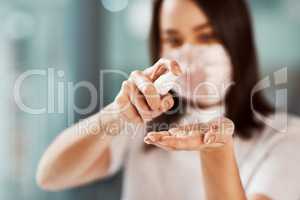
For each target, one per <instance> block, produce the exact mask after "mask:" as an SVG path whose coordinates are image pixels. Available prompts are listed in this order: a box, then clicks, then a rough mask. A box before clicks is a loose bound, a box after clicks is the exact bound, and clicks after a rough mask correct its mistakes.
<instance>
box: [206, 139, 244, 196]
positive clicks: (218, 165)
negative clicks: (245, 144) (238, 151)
mask: <svg viewBox="0 0 300 200" xmlns="http://www.w3.org/2000/svg"><path fill="white" fill-rule="evenodd" d="M200 159H201V168H202V174H203V179H204V187H205V192H206V197H207V200H219V199H223V200H246V195H245V192H244V189H243V186H242V183H241V179H240V175H239V170H238V167H237V163H236V160H235V155H234V149H233V142H232V140H231V141H230V142H229V143H227V144H225V146H223V147H221V148H217V149H212V150H204V151H201V153H200Z"/></svg>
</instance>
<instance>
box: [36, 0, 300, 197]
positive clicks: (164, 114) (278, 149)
mask: <svg viewBox="0 0 300 200" xmlns="http://www.w3.org/2000/svg"><path fill="white" fill-rule="evenodd" d="M151 47H152V58H153V61H157V60H158V59H159V58H160V57H164V58H168V59H160V60H159V61H158V62H156V63H155V64H154V65H153V66H151V67H149V68H147V69H145V70H144V71H134V72H133V73H131V75H130V77H129V79H128V80H127V81H124V83H123V84H122V87H121V90H120V92H119V94H118V96H117V97H116V98H115V101H114V102H113V103H111V104H110V105H108V106H107V107H106V108H104V109H103V110H101V111H100V112H99V113H98V114H96V115H94V116H91V117H89V118H87V119H85V120H84V121H82V122H80V123H78V124H76V125H74V126H73V127H70V128H69V129H67V130H65V131H64V132H63V133H62V134H60V135H59V137H58V138H56V140H55V141H54V142H53V143H52V144H51V145H50V147H49V148H48V149H47V151H46V152H45V154H44V155H43V157H42V159H41V161H40V164H39V168H38V172H37V181H38V184H39V185H40V186H41V187H42V188H44V189H46V190H52V191H56V190H61V189H65V188H70V187H75V186H80V185H83V184H87V183H90V182H92V181H96V180H99V179H101V178H105V177H108V176H111V175H113V174H114V173H116V172H117V171H118V170H119V169H120V168H121V167H122V166H123V167H124V169H125V172H124V180H123V181H124V184H123V194H122V199H129V200H135V199H151V200H153V199H173V200H177V199H178V200H182V199H204V198H206V199H209V200H210V199H222V200H223V199H225V200H226V199H228V200H235V199H250V200H270V199H276V200H277V199H278V200H281V199H282V200H283V199H284V200H285V199H289V200H293V199H297V198H299V197H300V188H299V187H300V186H299V184H297V181H298V180H299V179H300V173H299V172H298V169H297V166H299V164H300V158H299V156H297V151H298V150H299V147H298V146H299V145H297V143H298V142H300V136H299V134H298V133H297V129H296V126H297V124H298V123H299V120H298V119H297V118H289V127H288V130H289V131H288V133H286V134H277V132H278V131H276V130H274V129H273V128H272V127H268V126H265V125H264V123H263V122H262V121H261V120H258V119H257V118H256V117H255V115H254V113H256V115H257V114H258V115H259V116H261V117H262V118H267V119H269V118H271V117H274V116H275V113H274V111H273V109H272V107H271V106H269V105H268V103H267V102H266V101H265V100H264V98H263V97H262V96H261V95H260V94H255V95H254V96H253V97H251V91H252V89H253V87H254V86H255V84H256V83H257V82H258V64H257V58H256V52H255V46H254V41H253V37H252V29H251V22H250V19H249V15H248V11H247V8H246V5H245V2H244V1H242V0H214V1H205V0H157V1H155V2H154V12H153V23H152V32H151ZM170 59H171V60H170ZM176 61H177V62H176ZM166 73H173V75H174V76H178V77H179V78H178V79H176V81H175V82H176V85H175V84H174V88H173V89H172V91H170V92H169V93H167V94H165V95H161V94H160V93H159V89H160V88H157V87H155V86H156V85H155V81H156V80H158V79H159V78H160V77H162V76H163V75H165V74H166ZM203 82H204V83H208V84H204V85H203V84H202V83H203ZM199 84H200V85H201V87H198V86H199ZM175 86H176V87H175ZM221 86H225V87H221ZM214 92H215V93H217V95H211V94H212V93H214ZM251 98H252V103H253V104H251ZM252 106H253V108H254V109H255V112H254V111H253V110H251V108H252ZM218 116H226V117H228V118H229V119H231V120H232V121H233V122H234V125H235V132H234V135H235V137H232V136H231V135H225V137H223V136H224V135H221V134H220V131H221V129H219V128H220V127H221V126H220V125H222V124H219V123H217V131H216V132H213V130H214V129H210V128H211V127H215V126H214V122H211V119H213V118H215V117H218ZM208 121H210V123H208V125H209V127H210V128H209V129H206V130H205V131H204V132H203V129H201V127H203V125H205V124H203V122H208ZM225 121H226V120H225ZM216 122H218V121H216ZM221 122H224V121H221ZM199 123H200V126H197V124H199ZM201 123H202V124H201ZM195 124H196V125H195ZM178 125H180V126H183V125H190V126H184V128H183V129H184V130H185V132H187V133H191V134H189V135H186V136H178V134H180V131H181V130H182V128H176V127H175V128H174V126H178ZM191 125H192V126H191ZM194 125H195V126H194ZM191 127H192V128H191ZM150 131H151V133H148V132H150ZM201 131H202V132H201ZM195 132H196V133H199V132H201V133H202V134H193V133H195ZM147 133H148V134H147ZM145 135H147V136H146V137H145V138H144V136H145ZM220 136H221V137H220ZM144 141H145V142H144ZM146 143H147V144H146ZM165 150H168V151H165ZM176 150H190V151H176Z"/></svg>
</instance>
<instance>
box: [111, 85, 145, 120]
mask: <svg viewBox="0 0 300 200" xmlns="http://www.w3.org/2000/svg"><path fill="white" fill-rule="evenodd" d="M129 91H130V87H129V83H128V81H124V82H123V83H122V87H121V90H120V92H119V94H118V95H117V97H116V99H115V102H116V105H117V107H118V109H119V110H120V114H121V116H122V117H123V118H125V119H126V120H127V121H131V122H137V123H141V122H142V119H141V117H140V116H139V114H138V112H137V110H136V109H135V108H134V106H133V105H132V104H131V102H130V99H129Z"/></svg>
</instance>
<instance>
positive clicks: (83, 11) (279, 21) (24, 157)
mask: <svg viewBox="0 0 300 200" xmlns="http://www.w3.org/2000/svg"><path fill="white" fill-rule="evenodd" d="M249 3H250V7H251V11H252V15H253V18H254V25H255V34H256V39H257V46H258V49H259V54H260V61H261V66H262V76H272V75H273V73H274V72H275V71H276V70H278V69H281V68H284V67H286V68H287V73H288V84H286V85H283V86H282V85H281V86H280V88H281V89H282V88H288V109H289V112H291V113H294V114H300V107H299V104H298V98H299V97H300V96H299V91H300V55H299V52H300V37H299V35H300V12H299V10H300V2H299V0H272V1H270V0H250V1H249ZM150 8H151V1H149V0H130V1H129V0H128V1H127V0H119V1H118V0H113V1H112V0H51V1H50V0H42V1H41V0H26V1H24V0H0V24H1V26H0V91H1V93H0V110H1V112H0V130H1V140H0V159H1V164H0V185H1V187H0V199H7V200H13V199H19V200H23V199H26V200H27V199H33V200H34V199H36V200H44V199H51V200H54V199H56V200H60V199H70V200H71V199H72V200H73V199H103V200H115V199H119V197H120V187H121V181H120V180H121V178H122V174H121V173H120V174H118V175H117V176H116V177H113V178H111V179H109V180H104V181H102V182H99V183H94V184H91V185H88V186H85V187H81V188H76V189H72V190H68V191H64V192H59V193H49V192H44V191H42V190H40V189H39V188H38V187H37V186H36V184H35V178H34V176H35V171H36V167H37V163H38V160H39V159H40V157H41V155H42V153H43V151H44V150H45V148H46V147H47V146H48V145H49V143H50V142H51V141H52V140H53V139H54V137H55V136H56V135H57V134H58V133H59V132H60V131H61V130H63V129H64V128H66V127H67V126H69V125H70V124H71V123H74V122H76V121H78V120H80V119H81V118H84V117H86V116H88V115H90V114H93V113H95V112H97V111H98V110H99V109H100V107H101V106H103V105H106V104H107V103H109V102H110V101H112V99H113V98H114V96H115V95H116V93H117V92H118V90H119V87H120V83H121V81H122V80H123V78H124V77H122V76H121V75H109V74H106V76H105V79H104V80H105V82H104V83H106V84H99V82H100V80H99V76H100V74H99V70H100V69H121V70H123V71H125V72H130V71H131V70H132V69H136V68H144V67H146V66H148V65H149V59H148V51H147V33H148V27H149V22H150V16H151V13H150ZM29 70H31V71H30V72H39V73H41V74H40V75H34V76H31V77H30V78H28V79H26V81H24V82H23V84H22V85H21V87H20V91H21V92H20V98H21V99H22V102H23V103H24V104H25V105H26V106H28V107H30V108H34V109H35V110H36V111H38V112H37V113H35V114H33V113H28V112H24V109H21V108H20V107H19V106H18V105H17V104H16V102H15V99H14V92H13V91H14V87H15V83H16V80H17V79H18V78H20V76H21V75H22V74H24V73H25V72H28V71H29ZM32 70H39V71H32ZM49 74H52V75H54V79H51V81H49V78H47V77H48V75H49ZM81 81H88V82H90V83H91V84H92V85H93V86H94V87H95V89H97V90H100V89H101V87H103V97H104V98H102V99H101V98H99V96H98V101H97V105H96V106H95V107H94V108H91V109H90V110H87V112H86V113H85V114H84V115H80V114H77V113H75V112H70V109H69V104H70V102H74V103H75V105H76V106H77V107H80V108H85V107H87V105H89V103H90V100H91V97H90V95H89V92H88V91H87V90H86V89H84V88H81V89H78V90H76V94H75V95H74V97H73V96H72V97H71V96H70V95H68V94H67V93H68V84H69V83H71V84H73V86H74V85H75V84H76V83H79V82H81ZM50 84H52V85H54V90H51V91H49V85H50ZM58 87H60V88H61V89H62V88H63V89H64V90H63V92H61V91H62V90H60V92H59V91H58ZM276 87H277V86H272V87H271V89H268V96H269V98H270V100H271V101H273V97H274V93H275V90H276ZM48 96H50V97H54V98H48ZM58 102H63V105H62V104H61V103H58ZM41 108H45V109H44V110H37V109H41Z"/></svg>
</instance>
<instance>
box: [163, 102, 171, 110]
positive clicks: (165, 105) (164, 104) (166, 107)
mask: <svg viewBox="0 0 300 200" xmlns="http://www.w3.org/2000/svg"><path fill="white" fill-rule="evenodd" d="M169 107H170V104H169V102H168V101H167V100H165V101H163V102H162V110H163V111H164V112H166V111H168V110H169Z"/></svg>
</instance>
